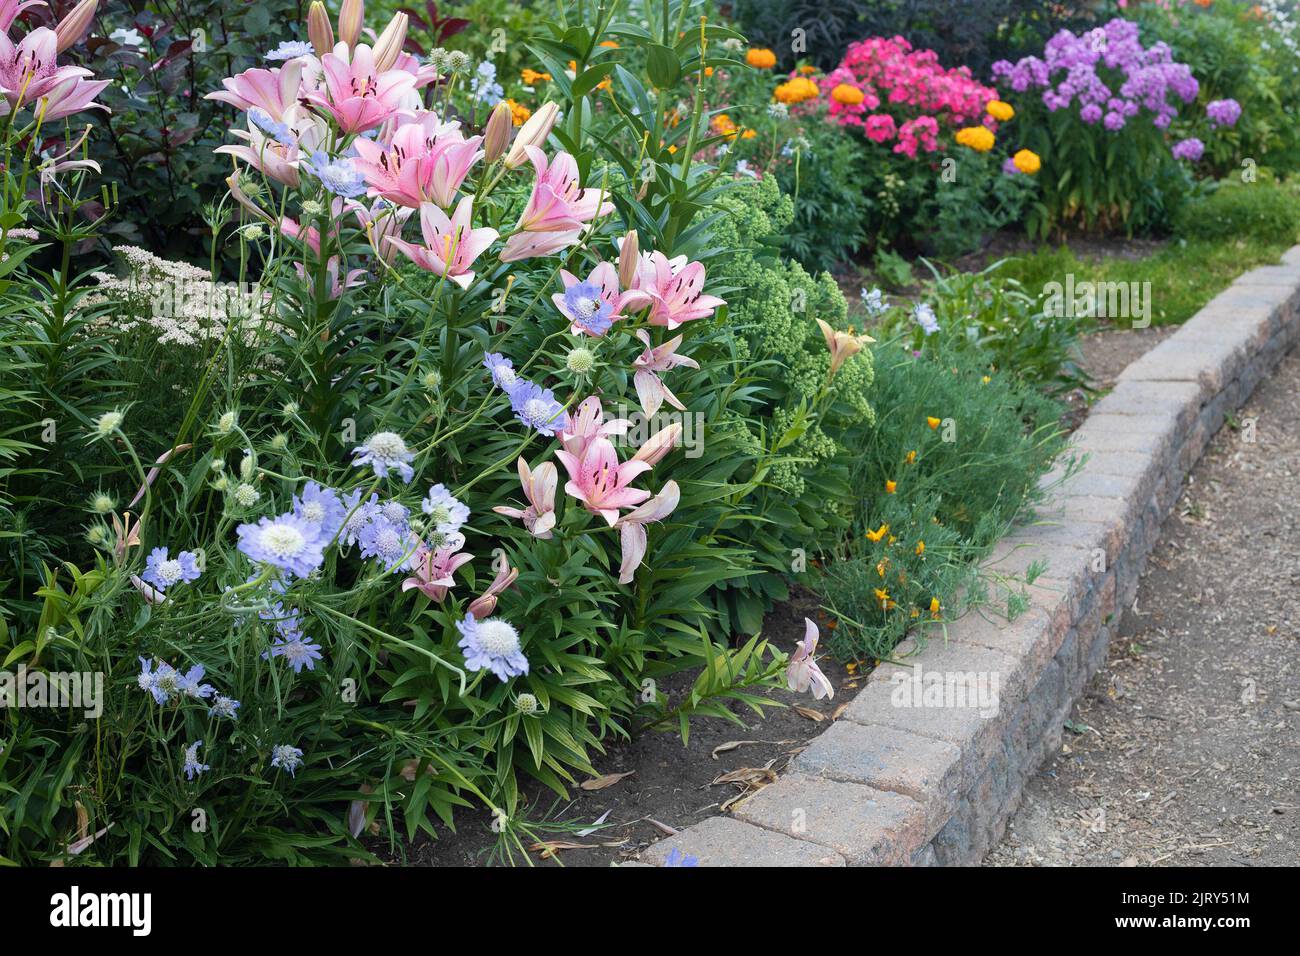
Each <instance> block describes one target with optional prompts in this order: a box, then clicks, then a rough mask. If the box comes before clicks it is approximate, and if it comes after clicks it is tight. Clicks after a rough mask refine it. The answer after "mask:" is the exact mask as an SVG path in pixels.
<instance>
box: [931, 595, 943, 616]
mask: <svg viewBox="0 0 1300 956" xmlns="http://www.w3.org/2000/svg"><path fill="white" fill-rule="evenodd" d="M940 607H942V605H941V604H940V603H939V599H938V598H937V597H932V598H930V613H931V614H938V613H939V608H940Z"/></svg>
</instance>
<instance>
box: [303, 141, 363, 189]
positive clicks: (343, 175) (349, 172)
mask: <svg viewBox="0 0 1300 956" xmlns="http://www.w3.org/2000/svg"><path fill="white" fill-rule="evenodd" d="M301 165H302V168H303V169H305V170H307V172H309V173H311V174H312V175H313V176H315V177H316V178H317V179H319V180H320V184H321V185H322V186H324V187H325V189H326V190H327V191H329V192H331V193H333V194H334V195H335V196H341V197H343V198H344V199H355V198H356V197H357V196H360V195H362V194H363V193H365V191H366V177H365V176H363V175H361V171H360V170H358V169H357V168H356V166H354V165H352V160H350V159H345V158H337V159H336V158H334V157H332V156H330V155H328V154H327V153H324V152H322V151H321V150H319V149H318V150H315V151H314V152H313V153H312V154H311V161H310V162H303V163H302V164H301Z"/></svg>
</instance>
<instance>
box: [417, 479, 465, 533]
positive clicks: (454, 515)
mask: <svg viewBox="0 0 1300 956" xmlns="http://www.w3.org/2000/svg"><path fill="white" fill-rule="evenodd" d="M420 507H421V508H422V509H423V510H424V513H425V514H427V515H428V516H429V521H430V523H431V524H432V525H433V527H434V529H435V530H436V531H438V532H440V533H441V534H444V535H446V534H451V533H452V532H453V531H459V530H460V529H461V526H462V525H464V524H465V522H466V521H468V520H469V506H468V505H466V504H463V503H462V502H461V501H459V500H458V499H457V498H456V496H455V495H453V494H452V493H451V492H450V491H448V490H447V486H446V485H443V484H437V485H434V486H433V487H432V488H430V489H429V493H428V494H427V495H425V496H424V501H423V502H421V505H420Z"/></svg>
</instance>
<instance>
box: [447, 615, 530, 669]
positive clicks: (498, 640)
mask: <svg viewBox="0 0 1300 956" xmlns="http://www.w3.org/2000/svg"><path fill="white" fill-rule="evenodd" d="M456 628H457V630H459V631H460V633H461V638H460V643H459V647H460V649H461V650H462V651H464V652H465V667H466V668H468V669H469V670H471V671H481V670H484V669H487V670H490V671H492V673H493V674H496V675H497V677H498V678H500V679H501V680H509V679H510V678H512V677H518V676H520V675H521V674H527V673H528V658H526V657H525V656H524V652H523V650H522V649H521V648H520V646H519V632H518V631H516V630H515V628H514V625H513V624H511V623H510V622H509V621H506V620H503V619H501V618H499V617H489V618H487V619H486V620H483V621H480V620H478V618H476V617H474V615H473V614H466V615H465V619H464V620H463V621H457V622H456Z"/></svg>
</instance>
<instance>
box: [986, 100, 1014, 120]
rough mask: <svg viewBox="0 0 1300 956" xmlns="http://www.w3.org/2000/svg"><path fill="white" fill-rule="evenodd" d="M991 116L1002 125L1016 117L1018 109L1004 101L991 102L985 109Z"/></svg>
mask: <svg viewBox="0 0 1300 956" xmlns="http://www.w3.org/2000/svg"><path fill="white" fill-rule="evenodd" d="M984 109H985V110H986V111H987V112H988V114H989V116H992V117H993V118H994V119H995V120H997V121H998V122H1000V123H1005V122H1006V121H1007V120H1009V119H1011V118H1012V117H1013V116H1015V115H1016V108H1015V107H1014V106H1012V105H1011V104H1010V103H1004V102H1003V101H1002V100H989V103H988V106H986V107H984Z"/></svg>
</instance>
